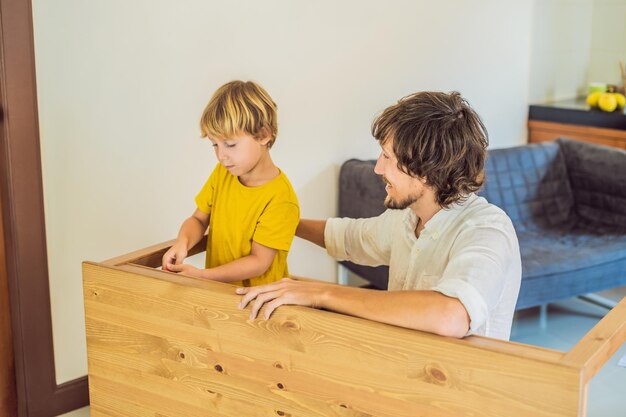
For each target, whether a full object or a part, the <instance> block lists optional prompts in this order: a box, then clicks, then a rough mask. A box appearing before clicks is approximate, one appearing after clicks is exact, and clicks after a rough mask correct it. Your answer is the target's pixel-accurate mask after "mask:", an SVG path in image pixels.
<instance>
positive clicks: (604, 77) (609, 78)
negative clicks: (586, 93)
mask: <svg viewBox="0 0 626 417" xmlns="http://www.w3.org/2000/svg"><path fill="white" fill-rule="evenodd" d="M593 3H594V4H593V32H592V42H591V59H590V65H589V81H598V82H605V83H609V84H617V85H622V80H621V79H620V78H621V76H620V70H619V61H622V62H623V63H624V64H625V65H626V0H594V2H593Z"/></svg>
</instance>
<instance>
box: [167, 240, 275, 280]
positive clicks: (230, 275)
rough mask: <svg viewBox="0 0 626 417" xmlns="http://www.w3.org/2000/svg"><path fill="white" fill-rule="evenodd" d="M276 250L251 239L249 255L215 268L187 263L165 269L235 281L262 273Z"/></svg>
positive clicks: (272, 259) (195, 275) (207, 277)
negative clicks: (204, 267) (197, 266)
mask: <svg viewBox="0 0 626 417" xmlns="http://www.w3.org/2000/svg"><path fill="white" fill-rule="evenodd" d="M276 252H278V251H277V250H276V249H273V248H270V247H267V246H264V245H261V244H260V243H257V242H254V241H253V242H252V248H251V250H250V255H248V256H244V257H243V258H239V259H236V260H234V261H232V262H229V263H227V264H224V265H220V266H217V267H215V268H209V269H198V268H196V267H194V266H193V265H188V264H183V265H172V264H168V265H167V269H168V270H169V271H172V272H180V273H182V274H184V275H189V276H192V277H196V278H204V279H210V280H213V281H220V282H236V281H242V280H244V279H248V278H253V277H257V276H259V275H262V274H263V273H264V272H265V271H267V270H268V268H269V267H270V265H272V262H273V261H274V257H275V256H276Z"/></svg>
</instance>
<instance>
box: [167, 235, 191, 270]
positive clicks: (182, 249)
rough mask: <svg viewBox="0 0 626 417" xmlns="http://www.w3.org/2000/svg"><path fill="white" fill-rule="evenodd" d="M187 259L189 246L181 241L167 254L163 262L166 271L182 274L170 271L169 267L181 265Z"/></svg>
mask: <svg viewBox="0 0 626 417" xmlns="http://www.w3.org/2000/svg"><path fill="white" fill-rule="evenodd" d="M186 257H187V244H186V243H184V242H181V241H179V240H177V241H176V243H174V245H173V246H172V247H171V248H169V249H168V251H167V252H165V255H163V259H162V261H161V263H162V265H161V266H162V267H163V270H164V271H172V272H182V271H175V270H173V269H170V268H169V266H168V265H172V264H174V265H181V264H182V263H183V261H184V260H185V258H186Z"/></svg>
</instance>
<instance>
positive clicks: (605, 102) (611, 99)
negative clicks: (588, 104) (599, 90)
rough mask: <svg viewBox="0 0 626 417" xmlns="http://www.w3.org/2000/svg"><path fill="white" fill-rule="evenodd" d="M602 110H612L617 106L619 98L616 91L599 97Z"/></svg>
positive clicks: (599, 105)
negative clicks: (616, 96)
mask: <svg viewBox="0 0 626 417" xmlns="http://www.w3.org/2000/svg"><path fill="white" fill-rule="evenodd" d="M598 107H599V108H600V110H604V111H607V112H611V111H613V110H615V109H616V108H617V99H616V98H615V94H614V93H604V94H602V95H601V96H600V98H598Z"/></svg>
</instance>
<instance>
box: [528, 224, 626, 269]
mask: <svg viewBox="0 0 626 417" xmlns="http://www.w3.org/2000/svg"><path fill="white" fill-rule="evenodd" d="M518 239H519V242H520V252H521V255H522V265H523V276H524V277H525V278H531V277H539V276H543V275H546V274H554V273H559V272H567V271H577V270H580V269H584V268H589V267H591V266H596V265H602V264H605V263H610V262H613V261H616V260H620V259H626V235H623V234H622V235H619V234H610V233H608V234H601V231H599V230H598V231H596V232H595V233H592V232H591V231H589V230H588V229H585V228H581V227H575V228H573V229H571V230H525V231H522V232H518Z"/></svg>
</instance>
